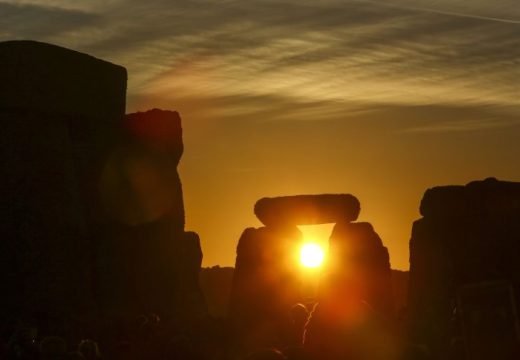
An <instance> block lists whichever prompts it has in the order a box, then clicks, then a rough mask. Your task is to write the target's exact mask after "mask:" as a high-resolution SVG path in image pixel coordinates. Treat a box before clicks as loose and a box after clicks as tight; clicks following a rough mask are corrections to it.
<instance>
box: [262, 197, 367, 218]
mask: <svg viewBox="0 0 520 360" xmlns="http://www.w3.org/2000/svg"><path fill="white" fill-rule="evenodd" d="M359 211H360V205H359V200H358V199H356V197H354V196H352V195H350V194H321V195H297V196H283V197H277V198H263V199H260V200H258V201H257V202H256V204H255V215H256V217H257V218H258V219H259V220H260V221H261V222H262V223H263V224H265V225H267V226H269V225H278V224H282V225H303V224H305V225H313V224H327V223H337V222H339V221H355V220H356V219H357V217H358V216H359Z"/></svg>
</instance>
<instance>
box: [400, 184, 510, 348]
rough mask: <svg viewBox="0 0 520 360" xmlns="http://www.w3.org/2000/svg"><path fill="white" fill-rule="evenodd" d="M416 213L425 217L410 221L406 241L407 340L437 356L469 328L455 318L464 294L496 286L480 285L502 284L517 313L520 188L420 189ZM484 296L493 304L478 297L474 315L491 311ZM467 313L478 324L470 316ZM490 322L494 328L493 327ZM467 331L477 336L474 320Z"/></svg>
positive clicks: (489, 304) (462, 306)
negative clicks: (472, 329)
mask: <svg viewBox="0 0 520 360" xmlns="http://www.w3.org/2000/svg"><path fill="white" fill-rule="evenodd" d="M420 210H421V214H422V215H423V218H422V219H420V220H417V221H416V222H415V223H414V226H413V228H412V237H411V240H410V289H409V310H410V334H411V336H412V340H413V341H415V342H418V343H423V344H426V345H427V346H428V347H429V348H430V349H431V351H432V352H433V353H434V355H435V356H437V357H442V356H443V354H444V353H445V351H448V350H449V348H450V345H449V344H450V343H453V341H454V339H456V338H461V337H464V336H467V335H468V334H467V333H464V331H467V330H468V329H469V328H470V327H468V326H469V324H467V323H462V322H463V320H462V319H463V318H462V317H461V313H462V312H464V311H465V308H464V305H463V304H462V303H460V298H459V295H460V294H461V292H462V291H463V289H465V288H467V287H468V286H471V287H473V288H475V287H477V288H478V287H480V288H481V289H486V290H485V291H487V292H489V291H492V289H493V288H494V287H492V286H484V285H483V284H486V283H490V282H507V283H509V284H510V286H511V288H512V289H513V292H512V294H513V297H514V299H516V300H515V304H514V306H515V307H516V309H518V305H519V303H518V301H519V299H520V297H519V287H520V265H519V262H518V258H519V257H520V242H519V239H520V183H512V182H504V181H498V180H496V179H486V180H484V181H475V182H471V183H469V184H467V185H466V186H444V187H436V188H433V189H429V190H427V191H426V193H425V194H424V197H423V199H422V202H421V208H420ZM485 291H484V290H482V291H480V293H481V294H484V292H485ZM477 293H478V292H477ZM486 296H488V297H490V298H493V297H495V298H497V299H498V298H499V296H498V295H497V296H494V295H493V294H492V293H488V294H487V295H482V298H481V299H480V305H479V306H480V308H479V309H478V312H479V313H480V314H485V313H487V312H489V311H490V309H492V308H493V306H495V305H496V304H491V303H490V302H489V301H487V300H485V299H486ZM477 300H478V299H477ZM457 304H458V305H457ZM501 306H509V305H507V304H502V305H501ZM466 310H467V309H466ZM493 311H494V310H493ZM515 311H516V310H515ZM472 312H474V316H473V315H472V316H473V318H475V319H476V318H477V317H478V314H477V312H476V310H475V309H473V310H472ZM496 321H497V322H496V323H495V324H494V325H492V326H499V320H498V319H496ZM515 321H518V319H516V320H515ZM471 326H475V331H477V330H478V329H477V328H478V326H479V325H478V322H477V323H475V324H473V325H471ZM481 326H484V325H481ZM486 326H487V325H486ZM462 328H465V329H466V330H464V331H462V330H461V329H462ZM515 336H520V334H518V335H515ZM479 346H485V342H481V343H480V344H479ZM504 346H506V345H505V344H504ZM467 350H468V351H470V349H467ZM480 353H482V354H485V351H480Z"/></svg>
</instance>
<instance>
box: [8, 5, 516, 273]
mask: <svg viewBox="0 0 520 360" xmlns="http://www.w3.org/2000/svg"><path fill="white" fill-rule="evenodd" d="M517 5H518V4H517V0H493V1H491V0H475V1H471V2H468V1H463V0H436V1H432V0H386V1H368V0H367V1H364V0H323V1H319V2H316V1H310V0H298V1H296V0H282V1H270V0H248V1H238V0H176V1H175V2H172V1H169V0H150V1H146V2H143V1H141V0H109V1H101V0H92V1H68V0H23V1H18V0H16V1H14V0H3V1H2V0H0V13H1V14H3V16H2V17H0V24H1V26H0V29H1V30H0V40H13V39H33V40H39V41H45V42H50V43H55V44H57V45H61V46H65V47H68V48H72V49H75V50H78V51H82V52H85V53H88V54H91V55H94V56H97V57H99V58H102V59H105V60H108V61H112V62H114V63H117V64H120V65H123V66H125V67H126V68H127V69H128V72H129V82H128V103H127V110H128V112H132V111H136V110H147V109H150V108H153V107H159V108H163V109H171V110H178V111H179V112H180V114H181V117H182V119H183V129H184V143H185V154H184V156H183V158H182V159H181V163H180V166H179V172H180V176H181V179H182V182H183V188H184V198H185V206H186V220H187V228H188V229H190V230H194V231H197V232H198V233H199V234H200V236H201V241H202V247H203V252H204V262H203V265H204V266H211V265H215V264H220V265H226V266H228V265H233V263H234V256H235V246H236V243H237V241H238V238H239V236H240V234H241V232H242V231H243V230H244V228H246V227H248V226H259V225H260V224H259V222H258V221H257V220H256V219H255V216H254V214H253V205H254V203H255V202H256V200H258V199H259V198H261V197H264V196H278V195H291V194H312V193H351V194H354V195H356V196H357V197H358V198H359V200H360V202H361V206H362V210H361V215H360V220H361V221H369V222H371V223H372V224H373V225H374V227H375V229H376V231H377V232H378V233H379V234H380V235H381V237H382V239H383V241H384V243H385V244H386V246H387V247H388V248H389V250H390V256H391V263H392V266H393V267H394V268H398V269H407V268H408V240H409V237H410V230H411V224H412V221H413V220H414V219H417V218H418V217H419V214H418V207H419V201H420V199H421V197H422V194H423V193H424V191H425V190H426V188H428V187H431V186H436V185H442V184H464V183H466V182H469V181H471V180H474V179H482V178H485V177H489V176H494V177H497V178H499V179H504V180H513V181H520V166H519V165H518V158H519V156H520V144H519V142H518V139H519V138H520V100H519V97H518V94H519V93H520V84H519V82H518V79H519V78H520V7H518V6H517ZM329 230H330V227H329Z"/></svg>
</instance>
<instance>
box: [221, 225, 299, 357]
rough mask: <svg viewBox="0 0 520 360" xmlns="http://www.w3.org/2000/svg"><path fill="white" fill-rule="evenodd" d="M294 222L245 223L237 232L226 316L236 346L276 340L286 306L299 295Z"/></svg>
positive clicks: (252, 346) (251, 346) (265, 344)
mask: <svg viewBox="0 0 520 360" xmlns="http://www.w3.org/2000/svg"><path fill="white" fill-rule="evenodd" d="M301 240H302V235H301V233H300V231H299V230H298V228H296V227H293V226H286V227H263V228H259V229H255V228H248V229H246V230H245V231H244V232H243V233H242V236H241V237H240V240H239V242H238V246H237V258H236V263H235V272H234V275H233V284H232V290H231V299H230V308H229V318H230V322H231V326H232V331H233V337H234V342H235V345H236V346H237V347H238V349H239V351H241V352H245V353H247V352H249V351H252V350H254V349H258V348H261V347H269V346H281V345H283V340H284V337H285V335H286V333H285V332H286V330H287V328H286V325H287V324H289V322H290V311H291V308H292V306H293V305H294V304H295V303H297V302H299V301H301V294H300V283H299V275H298V272H299V267H298V262H297V260H298V258H297V256H296V255H297V251H298V249H299V246H300V244H301Z"/></svg>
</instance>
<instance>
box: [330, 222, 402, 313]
mask: <svg viewBox="0 0 520 360" xmlns="http://www.w3.org/2000/svg"><path fill="white" fill-rule="evenodd" d="M352 296H354V297H357V298H358V299H360V300H362V301H366V302H367V303H368V304H369V305H370V306H371V307H372V308H373V309H374V310H375V311H376V312H377V313H378V314H380V315H382V316H386V317H387V318H390V317H391V316H392V315H393V313H394V302H393V292H392V283H391V269H390V259H389V255H388V250H387V248H386V247H385V246H383V242H382V241H381V238H380V237H379V235H378V234H377V233H376V232H375V231H374V229H373V227H372V225H371V224H369V223H350V222H339V223H337V224H336V225H335V227H334V229H333V231H332V235H331V237H330V243H329V258H328V262H327V265H326V269H325V275H324V285H323V287H322V291H321V294H320V297H322V298H324V299H325V298H337V299H342V298H345V300H346V301H347V299H346V298H348V297H352Z"/></svg>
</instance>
